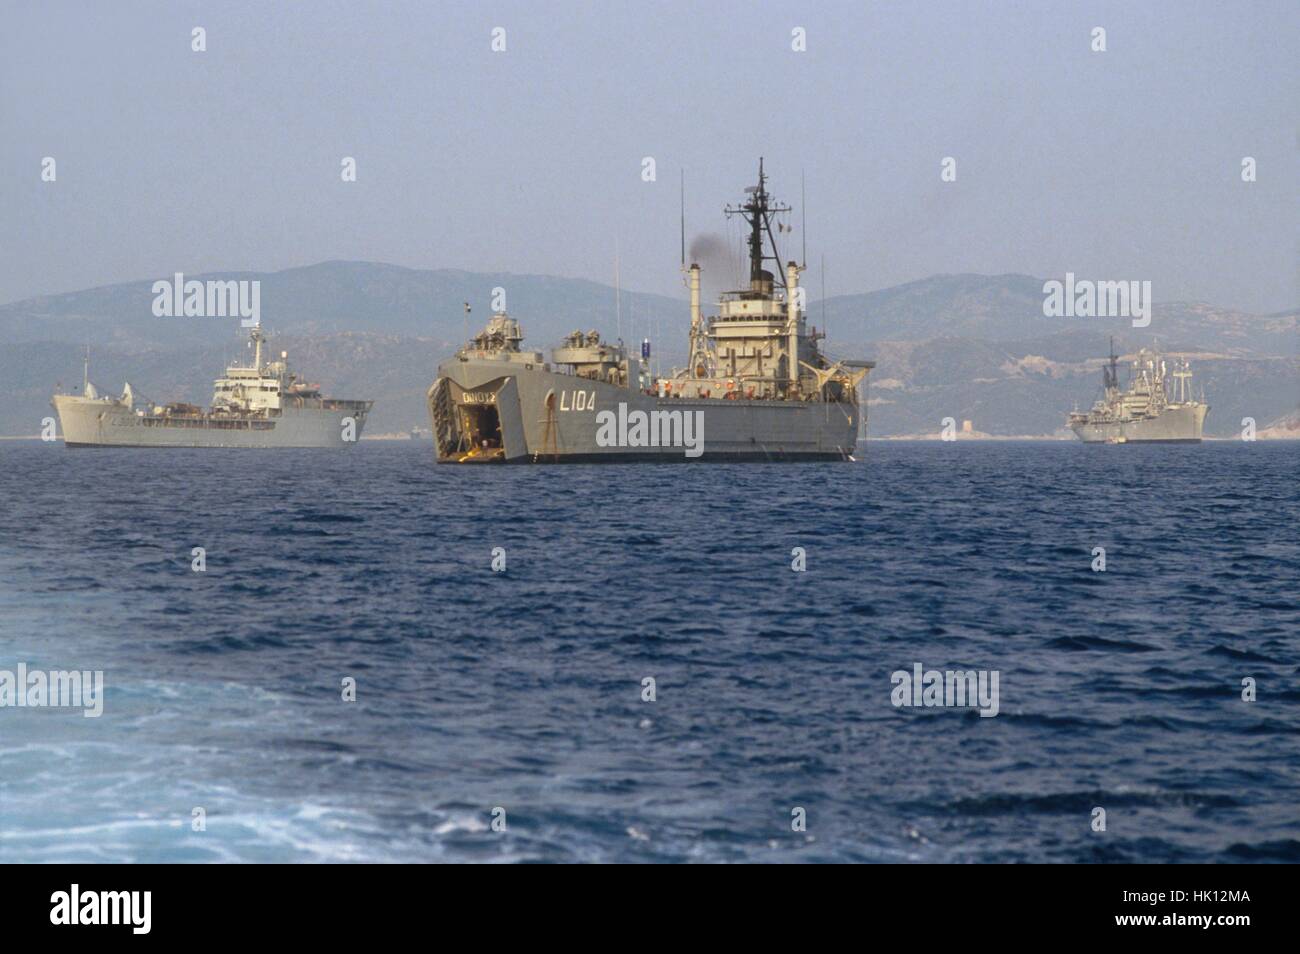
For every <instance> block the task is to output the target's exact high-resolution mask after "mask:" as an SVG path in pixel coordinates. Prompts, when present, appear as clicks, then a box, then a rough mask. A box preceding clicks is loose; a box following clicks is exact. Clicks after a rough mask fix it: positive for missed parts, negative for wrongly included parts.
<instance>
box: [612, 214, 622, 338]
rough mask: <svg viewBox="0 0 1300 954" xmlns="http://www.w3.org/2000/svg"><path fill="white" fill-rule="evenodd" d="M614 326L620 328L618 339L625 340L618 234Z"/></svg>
mask: <svg viewBox="0 0 1300 954" xmlns="http://www.w3.org/2000/svg"><path fill="white" fill-rule="evenodd" d="M614 327H615V328H617V329H618V340H619V341H622V340H623V286H622V284H621V282H620V279H619V272H618V236H617V235H615V236H614Z"/></svg>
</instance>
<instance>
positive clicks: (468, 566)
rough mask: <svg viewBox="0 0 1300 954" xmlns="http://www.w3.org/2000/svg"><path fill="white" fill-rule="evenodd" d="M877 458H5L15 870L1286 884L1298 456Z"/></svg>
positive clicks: (1296, 781) (1296, 846)
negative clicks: (798, 555) (665, 462)
mask: <svg viewBox="0 0 1300 954" xmlns="http://www.w3.org/2000/svg"><path fill="white" fill-rule="evenodd" d="M862 456H863V459H862V460H859V461H858V462H856V463H845V464H801V465H762V464H756V465H748V464H745V465H713V464H689V465H681V466H653V465H651V466H646V465H627V466H619V467H605V468H600V467H588V466H572V467H538V468H529V467H520V468H479V469H470V468H455V467H447V466H442V467H437V466H435V465H434V464H433V463H432V445H430V444H417V443H407V442H393V443H385V442H366V443H363V444H361V445H360V446H358V447H357V448H355V449H354V450H353V451H351V452H347V453H332V452H328V451H325V452H309V451H302V452H294V451H286V452H265V451H203V450H196V451H183V450H182V451H164V450H156V451H149V450H145V451H136V450H82V451H68V450H65V449H63V448H62V447H61V446H60V445H55V444H51V445H46V444H42V443H39V442H30V443H16V442H6V443H0V501H2V502H3V505H2V507H0V669H9V670H14V669H15V667H16V666H17V664H18V663H19V662H23V663H26V664H27V665H28V666H29V667H30V668H36V667H41V668H45V669H79V670H96V669H99V670H103V671H104V674H105V676H104V678H105V682H106V686H107V688H106V692H105V699H104V712H103V715H102V716H101V717H100V718H98V719H88V718H83V716H82V715H81V712H80V710H75V709H51V708H43V709H41V708H22V709H20V708H2V709H0V861H10V862H12V861H67V862H83V861H104V862H125V861H168V862H172V861H193V862H224V861H434V862H443V861H583V862H623V861H628V862H640V861H674V862H676V861H694V862H721V861H728V862H741V861H761V862H774V861H780V862H788V861H808V862H811V861H867V862H1018V861H1052V862H1161V863H1164V862H1206V861H1209V862H1267V861H1289V862H1295V861H1300V683H1298V676H1300V599H1298V598H1297V592H1298V587H1297V579H1298V578H1300V530H1298V529H1297V528H1298V527H1300V494H1297V477H1298V476H1300V467H1298V466H1297V465H1298V464H1300V444H1296V443H1267V442H1258V443H1252V444H1246V443H1241V442H1224V443H1206V444H1203V445H1199V446H1169V447H1146V446H1121V447H1106V446H1083V445H1080V444H1077V443H978V442H977V443H962V442H959V443H939V442H935V443H907V442H873V443H871V444H870V445H868V447H867V449H866V451H865V454H863V455H862ZM194 547H203V548H204V549H205V551H206V566H207V569H206V571H204V572H194V571H193V570H192V569H191V550H192V548H194ZM498 547H499V548H503V549H504V551H505V560H506V568H505V570H504V572H495V571H494V570H493V569H492V565H491V564H492V553H493V550H494V548H498ZM796 547H798V548H803V551H804V552H805V554H806V569H805V570H804V571H803V572H796V571H794V570H792V568H791V566H792V560H793V557H792V550H793V549H794V548H796ZM1095 547H1104V548H1105V556H1106V570H1105V571H1104V572H1097V571H1094V570H1093V569H1092V565H1093V562H1094V557H1093V549H1094V548H1095ZM917 664H920V665H921V666H923V667H924V669H926V670H930V669H935V670H948V669H953V670H985V671H997V672H998V673H999V678H1000V681H999V693H1000V703H999V711H998V714H997V715H996V716H993V717H980V715H979V714H978V712H977V711H976V710H974V709H972V708H970V707H960V706H953V707H929V708H927V707H896V706H894V705H893V703H892V701H891V693H892V690H893V683H892V681H891V673H893V672H894V671H896V670H906V671H911V670H912V669H913V667H914V666H915V665H917ZM345 678H351V679H355V680H356V700H355V701H354V702H345V701H344V700H343V698H342V689H341V687H342V685H343V680H344V679H345ZM646 678H653V679H654V680H655V684H654V685H655V700H654V701H643V698H642V695H643V688H642V687H643V680H644V679H646ZM1248 678H1249V679H1253V680H1255V685H1256V692H1257V698H1256V699H1255V701H1253V702H1249V701H1244V700H1243V698H1242V696H1243V687H1242V681H1243V679H1248ZM196 808H201V809H202V810H203V816H204V818H205V825H206V829H205V830H201V831H196V830H194V828H195V824H194V819H195V809H196ZM1096 808H1103V809H1104V810H1105V812H1106V830H1105V831H1094V830H1093V817H1094V809H1096ZM494 809H503V810H504V815H502V814H501V813H497V816H498V817H500V818H503V819H504V822H505V830H504V831H498V830H495V829H494V828H493V825H492V822H493V818H494V814H493V813H494ZM796 809H802V810H803V817H804V818H805V819H806V830H804V831H796V830H793V829H794V825H793V823H792V820H793V819H795V816H796V815H797V814H798V813H797V812H796V811H795V810H796Z"/></svg>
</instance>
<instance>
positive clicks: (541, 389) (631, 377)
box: [428, 160, 875, 463]
mask: <svg viewBox="0 0 1300 954" xmlns="http://www.w3.org/2000/svg"><path fill="white" fill-rule="evenodd" d="M766 183H767V180H766V176H765V175H764V173H763V165H762V160H760V161H759V171H758V185H757V186H751V187H750V188H748V189H746V190H745V191H746V193H747V200H746V201H745V203H744V204H743V205H740V206H738V207H735V208H732V207H728V208H727V209H726V213H727V215H728V216H732V215H739V216H741V217H743V219H744V221H745V223H746V224H747V226H748V239H747V244H748V246H749V287H748V288H745V289H743V290H740V291H734V292H727V293H724V294H723V295H722V296H721V300H720V301H719V303H718V314H717V315H714V316H705V315H704V314H702V313H701V310H700V266H699V265H697V264H692V265H691V266H690V267H689V268H686V254H685V252H686V249H685V246H686V242H685V228H684V227H683V234H682V266H683V268H684V270H685V272H686V277H687V284H688V286H689V289H690V336H689V351H688V353H689V361H688V363H687V367H685V368H683V369H677V370H674V371H673V372H672V373H670V374H668V375H665V376H656V375H655V374H654V373H653V372H652V371H651V369H650V366H649V357H650V355H649V343H648V342H646V343H644V344H643V345H642V349H641V355H640V357H638V356H637V355H636V354H629V352H628V350H627V349H626V348H625V347H624V346H623V344H622V342H618V343H613V342H608V341H603V340H602V339H601V337H600V335H599V334H598V333H597V332H595V331H590V332H587V333H583V332H581V331H575V332H574V333H573V334H571V335H569V336H568V338H567V339H566V340H565V341H564V343H563V344H562V346H560V347H558V348H555V349H554V350H553V351H552V353H551V360H550V361H547V360H546V358H545V357H544V356H543V354H542V352H540V351H528V350H524V349H523V348H522V347H521V343H522V341H523V334H522V332H521V330H520V327H519V323H518V322H517V321H515V320H514V319H513V318H510V317H509V316H508V315H506V314H503V313H499V314H496V315H494V316H493V317H492V318H491V319H490V320H489V322H488V324H487V327H486V328H485V329H484V330H483V331H482V332H481V333H480V334H479V335H477V336H476V337H475V338H474V339H473V340H472V341H470V342H469V344H468V345H467V346H466V347H464V348H462V349H461V350H460V351H458V352H457V353H456V356H455V357H454V358H452V359H451V360H448V361H445V362H443V363H442V364H441V365H440V366H439V368H438V377H437V379H436V380H435V381H434V382H433V385H432V386H431V387H430V388H429V392H428V404H429V416H430V420H431V422H432V426H433V435H434V440H435V442H436V453H437V459H438V461H439V462H443V463H485V462H493V463H567V462H619V461H631V460H650V461H691V460H708V461H715V460H726V461H738V460H754V461H795V460H848V459H851V455H852V453H853V451H854V448H855V445H856V442H857V440H858V436H859V433H860V431H861V430H862V429H863V427H864V420H863V418H864V417H865V413H864V410H863V408H864V406H865V405H863V404H860V403H859V398H858V385H859V384H860V383H861V382H862V381H863V380H864V379H865V378H866V375H867V373H868V371H869V370H870V369H871V368H872V367H874V366H875V365H874V364H873V363H872V362H869V361H834V360H832V359H831V358H829V357H827V356H826V355H825V354H824V353H823V352H822V350H821V348H820V347H819V345H818V342H819V341H820V340H822V339H823V338H824V337H825V334H824V332H818V331H817V329H816V328H810V327H809V326H808V325H807V322H806V315H805V313H804V308H803V300H804V295H803V292H802V290H801V289H800V288H799V273H800V272H801V271H802V270H803V268H802V267H801V266H800V265H797V264H796V263H794V262H793V261H791V262H789V263H788V264H787V265H786V267H785V273H784V275H783V276H781V277H780V278H776V277H774V276H773V274H772V272H771V271H769V270H768V269H767V268H765V267H764V266H765V264H766V263H768V262H769V261H770V262H773V263H777V265H778V271H779V263H780V258H779V255H778V252H777V247H776V239H775V236H774V235H773V223H774V219H775V217H776V216H777V215H779V214H782V213H787V212H789V211H790V209H789V208H788V207H786V206H780V205H776V204H775V203H773V202H771V201H770V197H769V195H768V192H767V184H766ZM778 286H779V287H778Z"/></svg>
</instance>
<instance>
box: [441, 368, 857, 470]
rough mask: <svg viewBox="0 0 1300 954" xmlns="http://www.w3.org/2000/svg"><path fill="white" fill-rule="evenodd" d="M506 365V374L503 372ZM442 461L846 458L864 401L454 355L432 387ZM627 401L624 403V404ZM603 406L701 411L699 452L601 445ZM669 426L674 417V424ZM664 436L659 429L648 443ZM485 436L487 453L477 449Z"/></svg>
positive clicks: (662, 415) (663, 414)
mask: <svg viewBox="0 0 1300 954" xmlns="http://www.w3.org/2000/svg"><path fill="white" fill-rule="evenodd" d="M503 372H504V373H503ZM428 404H429V416H430V420H431V422H432V424H433V431H434V439H435V441H436V443H437V446H438V459H439V460H440V461H442V462H446V463H450V462H455V463H475V462H484V463H488V462H491V463H548V464H549V463H615V462H634V461H653V462H662V463H669V462H679V463H690V462H692V461H816V460H826V461H831V460H845V459H847V458H848V457H849V456H850V455H851V454H852V453H853V450H854V446H855V444H856V441H857V434H858V427H859V423H858V420H857V415H858V408H857V407H855V406H852V405H844V404H839V403H830V402H803V401H763V400H745V399H737V400H725V399H714V398H709V399H690V398H668V397H665V398H660V397H658V396H656V395H653V394H646V393H645V392H643V391H639V390H636V389H634V388H625V387H619V386H617V385H613V384H609V383H606V382H602V381H590V380H584V379H581V378H577V377H575V376H574V375H571V374H563V373H559V372H556V371H548V370H545V369H543V368H540V367H534V368H523V369H520V370H515V369H513V368H510V369H503V367H502V364H501V363H500V362H494V361H490V360H488V361H481V362H480V361H472V360H471V361H460V360H455V361H450V362H446V363H444V364H443V365H442V366H441V367H439V369H438V378H437V380H435V381H434V383H433V386H432V387H430V388H429V391H428ZM620 406H621V407H620ZM603 410H608V411H611V412H613V413H614V414H620V413H621V414H624V415H631V414H633V413H634V412H637V411H640V412H643V413H644V414H645V415H646V417H647V418H648V419H650V420H656V418H652V417H651V415H653V414H655V412H658V413H659V417H658V418H657V420H665V419H669V420H670V421H671V420H675V419H672V418H669V416H670V415H674V414H678V415H685V414H692V413H696V412H698V414H699V417H697V418H696V420H698V421H700V422H701V423H702V428H701V430H700V445H701V446H700V453H699V454H698V455H697V456H688V455H687V453H686V448H684V447H683V446H681V445H680V444H671V443H661V444H660V446H643V447H626V446H601V443H600V442H599V441H598V439H597V436H598V432H599V429H600V424H599V422H598V420H597V415H598V414H599V412H601V411H603ZM668 426H669V427H671V423H670V424H669V425H668ZM661 436H662V429H658V430H655V431H654V432H652V433H648V434H647V440H654V439H655V438H659V437H661ZM483 438H487V439H489V440H490V442H491V443H492V445H493V450H492V452H491V453H486V454H485V453H481V452H479V451H478V450H477V448H478V446H479V444H478V442H479V441H480V440H481V439H483Z"/></svg>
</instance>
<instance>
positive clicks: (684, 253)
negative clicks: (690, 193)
mask: <svg viewBox="0 0 1300 954" xmlns="http://www.w3.org/2000/svg"><path fill="white" fill-rule="evenodd" d="M681 199H682V271H685V270H686V170H685V169H682V184H681Z"/></svg>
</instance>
